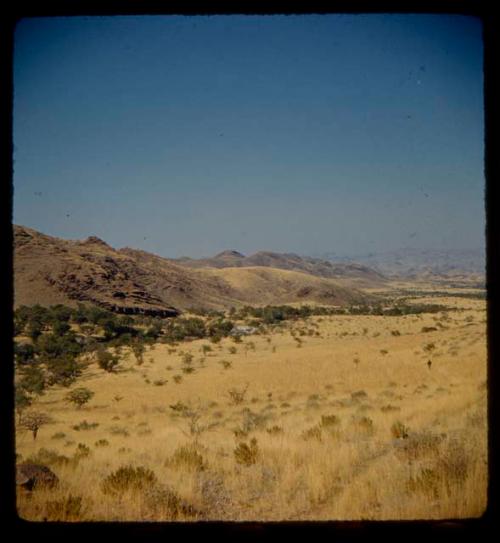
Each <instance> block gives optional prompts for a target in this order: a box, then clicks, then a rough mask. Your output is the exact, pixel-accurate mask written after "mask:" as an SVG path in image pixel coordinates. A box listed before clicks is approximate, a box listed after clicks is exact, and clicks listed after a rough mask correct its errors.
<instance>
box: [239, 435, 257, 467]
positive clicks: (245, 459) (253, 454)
mask: <svg viewBox="0 0 500 543" xmlns="http://www.w3.org/2000/svg"><path fill="white" fill-rule="evenodd" d="M233 452H234V458H235V460H236V462H237V463H238V464H242V465H244V466H251V465H253V464H255V463H256V462H257V459H258V457H259V454H260V451H259V446H258V444H257V440H256V439H255V438H252V439H251V440H250V444H247V443H245V442H241V443H239V445H238V446H237V447H236V448H235V449H234V451H233Z"/></svg>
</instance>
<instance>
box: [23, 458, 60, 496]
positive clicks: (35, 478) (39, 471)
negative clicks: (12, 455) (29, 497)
mask: <svg viewBox="0 0 500 543" xmlns="http://www.w3.org/2000/svg"><path fill="white" fill-rule="evenodd" d="M58 483H59V479H58V477H57V475H56V474H55V473H54V472H53V471H52V470H50V469H49V468H48V467H47V466H43V465H41V464H29V463H25V464H18V465H17V466H16V486H18V487H20V488H23V489H25V490H33V489H34V488H36V487H41V486H44V487H48V488H53V487H55V486H57V484H58Z"/></svg>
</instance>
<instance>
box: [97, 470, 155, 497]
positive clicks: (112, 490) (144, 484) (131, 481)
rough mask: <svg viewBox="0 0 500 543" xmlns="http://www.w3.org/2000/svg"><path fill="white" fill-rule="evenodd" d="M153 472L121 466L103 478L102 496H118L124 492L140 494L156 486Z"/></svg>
mask: <svg viewBox="0 0 500 543" xmlns="http://www.w3.org/2000/svg"><path fill="white" fill-rule="evenodd" d="M157 481H158V480H157V478H156V475H155V474H154V472H153V471H151V470H149V469H147V468H143V467H142V466H139V467H137V468H136V467H133V466H130V465H129V466H122V467H121V468H118V469H117V470H116V471H114V472H113V473H111V474H110V475H108V476H107V477H105V478H104V480H103V481H102V483H101V490H102V492H103V493H104V494H109V495H112V496H120V495H121V494H123V493H124V492H142V491H145V490H147V489H148V488H151V487H153V486H154V485H156V484H157Z"/></svg>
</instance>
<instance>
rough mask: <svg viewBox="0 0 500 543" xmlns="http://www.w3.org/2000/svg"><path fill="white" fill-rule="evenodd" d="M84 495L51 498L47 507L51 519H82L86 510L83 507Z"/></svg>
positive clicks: (48, 518) (48, 516)
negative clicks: (58, 498) (57, 498)
mask: <svg viewBox="0 0 500 543" xmlns="http://www.w3.org/2000/svg"><path fill="white" fill-rule="evenodd" d="M82 502H83V498H82V496H73V495H72V494H69V496H65V497H64V498H61V499H60V500H49V501H47V503H46V506H45V509H46V513H47V515H46V516H47V520H49V521H63V522H64V521H78V520H81V519H82V517H83V515H84V511H83V509H84V508H83V507H82Z"/></svg>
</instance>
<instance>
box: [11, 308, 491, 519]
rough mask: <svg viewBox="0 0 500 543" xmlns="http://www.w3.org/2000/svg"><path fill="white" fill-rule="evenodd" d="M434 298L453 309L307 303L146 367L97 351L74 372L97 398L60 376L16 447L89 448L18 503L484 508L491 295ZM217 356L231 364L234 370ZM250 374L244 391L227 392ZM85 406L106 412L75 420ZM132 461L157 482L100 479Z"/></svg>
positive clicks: (430, 514)
mask: <svg viewBox="0 0 500 543" xmlns="http://www.w3.org/2000/svg"><path fill="white" fill-rule="evenodd" d="M420 301H422V300H421V299H419V302H420ZM430 301H431V303H443V304H446V305H450V306H452V307H455V308H456V310H455V311H451V312H450V313H447V314H441V313H438V314H434V315H431V314H426V315H418V316H415V315H414V316H404V317H380V316H347V315H346V316H332V317H311V318H309V319H307V320H305V321H296V322H295V323H293V324H292V323H290V322H289V323H288V324H287V328H286V329H285V330H284V331H283V332H282V333H278V332H276V333H273V334H272V335H269V336H261V335H254V336H250V337H247V338H244V339H243V341H242V343H234V342H233V341H232V340H231V339H229V338H227V339H224V340H223V341H222V342H221V343H220V344H218V345H213V344H210V346H211V348H212V351H210V352H208V353H205V354H204V353H203V352H202V345H207V344H209V343H208V342H207V341H203V340H199V341H193V342H189V343H181V344H179V345H178V346H177V347H175V348H173V347H171V346H169V345H165V344H156V345H155V346H154V348H152V349H150V350H148V351H147V353H146V354H145V357H144V360H145V362H144V363H143V364H142V365H141V366H138V365H137V363H136V360H135V358H134V356H133V355H131V354H124V355H123V357H122V363H121V370H120V371H119V372H118V373H116V374H110V373H105V372H104V371H102V370H100V369H99V368H98V367H97V365H95V364H91V365H89V367H88V368H87V370H86V371H85V373H84V375H83V376H82V378H81V379H79V381H78V383H77V384H76V385H75V387H78V386H85V387H88V388H90V389H91V390H92V391H94V392H95V396H94V397H93V398H92V400H91V401H90V402H89V404H88V405H87V406H84V407H83V408H81V409H76V408H74V407H73V406H69V405H68V404H67V403H66V402H64V401H63V397H64V395H65V394H66V393H67V392H68V390H67V389H65V388H52V389H50V390H49V391H48V392H47V393H46V394H45V395H44V396H42V397H41V398H40V399H39V400H38V401H37V404H36V406H35V407H36V409H37V410H39V411H43V412H46V413H48V414H50V415H51V416H52V417H53V418H54V422H53V423H52V424H49V425H47V426H44V427H43V428H42V429H41V430H40V432H39V435H38V438H37V439H36V440H33V438H32V436H31V434H30V433H26V432H23V431H22V430H21V429H19V432H18V434H17V452H18V453H19V454H20V455H21V459H22V460H26V459H28V458H29V457H30V456H32V455H35V454H36V453H37V452H38V451H39V450H40V449H49V450H53V451H56V452H57V453H58V454H60V455H65V456H67V457H69V458H72V457H73V456H74V454H75V451H76V450H77V446H78V444H79V443H84V444H85V445H87V446H88V447H89V448H90V451H91V452H90V455H89V456H87V457H83V458H80V460H79V461H78V462H75V461H73V462H69V463H66V464H62V465H61V463H57V462H56V463H53V464H52V466H51V467H52V469H53V471H54V472H55V473H56V474H57V475H58V477H59V478H60V481H61V484H60V486H59V488H57V489H56V490H52V491H49V490H38V491H35V492H34V493H33V495H32V496H30V497H29V498H27V497H26V496H25V495H24V494H21V495H19V498H18V509H19V513H20V515H21V516H22V517H23V518H28V519H32V520H41V519H44V518H47V519H49V520H167V521H168V520H172V519H181V520H191V519H222V520H236V521H238V520H261V521H266V520H338V519H342V520H355V519H419V518H457V517H460V518H463V517H476V516H480V515H481V514H482V513H483V511H484V509H485V507H486V490H487V463H486V461H487V420H486V394H487V390H486V379H487V374H486V357H487V355H486V342H485V330H486V324H485V318H486V313H485V304H484V302H483V301H479V300H466V299H462V298H447V299H436V298H432V299H431V300H430ZM424 327H433V328H436V330H435V331H431V332H422V328H424ZM396 330H397V331H398V332H399V335H395V334H394V331H396ZM291 332H293V335H292V333H291ZM318 334H319V335H318ZM294 336H295V337H294ZM295 338H299V339H300V342H299V341H297V339H295ZM431 343H432V344H433V345H434V348H432V349H430V350H429V349H426V346H428V345H429V344H431ZM252 344H253V345H252ZM231 347H235V348H236V349H237V352H236V353H235V354H231V352H230V348H231ZM174 349H175V351H174ZM184 353H190V354H192V355H193V357H194V358H193V361H192V363H191V366H192V367H193V368H194V369H195V371H194V372H193V373H185V372H184V371H183V369H182V368H183V366H185V364H184V363H183V354H184ZM429 359H432V367H431V369H429V368H428V365H427V361H428V360H429ZM223 360H225V361H228V362H230V365H228V364H226V366H229V367H227V369H226V368H225V367H224V364H223V363H222V361H223ZM174 376H181V379H179V378H178V377H177V378H175V379H174ZM176 379H177V381H179V382H176ZM245 387H247V389H246V392H245V393H244V399H243V401H241V402H239V403H238V402H237V400H236V401H235V397H236V396H235V395H234V393H233V395H231V393H230V391H231V390H233V392H236V393H237V392H241V393H243V391H244V390H245ZM171 406H176V407H177V409H173V408H172V407H171ZM182 406H185V409H184V411H183V410H182ZM332 415H335V417H336V418H333V417H332ZM84 420H85V421H87V422H88V423H97V424H98V426H97V427H95V428H91V429H87V430H84V429H81V430H79V431H78V430H75V429H73V427H74V426H75V425H78V424H79V423H81V422H82V421H84ZM397 421H400V422H401V423H403V424H404V425H405V426H406V427H407V428H408V432H409V434H408V437H407V438H406V439H396V438H394V436H393V434H392V433H391V427H392V425H393V424H394V423H395V422H397ZM57 434H64V436H63V437H61V436H60V437H54V436H56V435H57ZM252 438H255V440H256V445H255V443H254V445H252V443H251V440H252ZM103 440H105V441H103ZM99 442H100V445H96V443H99ZM105 442H107V444H106V443H105ZM242 444H244V445H242ZM183 447H184V448H183ZM252 447H253V448H252ZM235 450H239V452H237V453H236V454H235ZM252 451H253V452H252ZM200 459H201V460H200ZM125 465H132V466H136V467H137V466H142V467H144V468H147V469H150V470H152V471H153V472H154V474H155V475H156V478H157V481H158V482H157V484H156V485H155V487H154V488H150V489H149V490H148V491H147V492H146V491H140V492H139V491H138V492H134V491H133V490H126V489H124V491H123V492H122V493H121V494H120V495H118V496H114V495H109V494H105V493H103V490H102V482H103V480H104V479H105V477H107V476H108V475H110V474H111V473H112V472H114V471H115V470H117V469H118V468H120V467H121V466H125ZM70 496H71V499H70ZM172 496H174V498H175V499H174V498H172ZM176 500H177V501H176ZM179 503H180V504H184V505H182V506H179Z"/></svg>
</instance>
